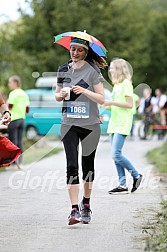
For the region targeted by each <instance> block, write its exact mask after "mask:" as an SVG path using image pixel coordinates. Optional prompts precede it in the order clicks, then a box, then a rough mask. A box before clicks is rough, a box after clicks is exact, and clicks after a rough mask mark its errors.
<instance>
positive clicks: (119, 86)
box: [105, 59, 142, 194]
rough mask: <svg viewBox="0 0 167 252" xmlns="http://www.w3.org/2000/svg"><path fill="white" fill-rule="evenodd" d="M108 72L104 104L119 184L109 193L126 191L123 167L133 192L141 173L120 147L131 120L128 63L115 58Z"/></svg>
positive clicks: (131, 88)
mask: <svg viewBox="0 0 167 252" xmlns="http://www.w3.org/2000/svg"><path fill="white" fill-rule="evenodd" d="M109 73H110V74H111V79H112V83H113V85H114V87H113V91H112V94H111V100H107V101H105V105H111V109H112V113H111V118H110V121H109V125H108V133H109V134H111V143H112V158H113V159H114V162H115V166H116V169H117V173H118V177H119V186H118V187H116V188H114V189H112V190H110V191H109V194H118V193H128V188H127V186H126V176H125V169H127V170H128V172H130V173H131V176H132V177H133V187H132V189H131V192H134V191H136V190H137V188H138V187H139V185H140V183H141V180H142V175H141V174H139V173H138V171H137V170H136V169H135V167H134V166H133V165H132V164H131V162H130V161H129V160H128V159H127V158H126V157H125V156H124V155H122V148H123V145H124V142H125V139H126V136H127V135H129V134H130V130H131V127H132V120H133V111H132V107H133V86H132V80H131V73H130V69H129V66H128V63H127V62H126V61H125V60H123V59H115V60H113V61H112V62H111V63H110V67H109Z"/></svg>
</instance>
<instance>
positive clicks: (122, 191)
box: [108, 186, 128, 194]
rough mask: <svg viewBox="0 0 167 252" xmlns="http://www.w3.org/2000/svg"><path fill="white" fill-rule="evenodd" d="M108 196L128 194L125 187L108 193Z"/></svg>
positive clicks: (119, 187)
mask: <svg viewBox="0 0 167 252" xmlns="http://www.w3.org/2000/svg"><path fill="white" fill-rule="evenodd" d="M108 193H109V194H126V193H128V188H127V187H122V186H118V187H116V188H114V189H112V190H110V191H109V192H108Z"/></svg>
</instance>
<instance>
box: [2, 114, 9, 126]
mask: <svg viewBox="0 0 167 252" xmlns="http://www.w3.org/2000/svg"><path fill="white" fill-rule="evenodd" d="M10 121H11V115H10V113H9V112H7V111H6V113H5V114H4V115H3V116H2V124H4V125H8V124H9V123H10Z"/></svg>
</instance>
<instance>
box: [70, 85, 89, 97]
mask: <svg viewBox="0 0 167 252" xmlns="http://www.w3.org/2000/svg"><path fill="white" fill-rule="evenodd" d="M85 90H86V89H85V88H83V87H81V86H78V85H76V86H73V87H72V91H73V92H74V93H75V94H77V95H78V94H83V93H84V92H85Z"/></svg>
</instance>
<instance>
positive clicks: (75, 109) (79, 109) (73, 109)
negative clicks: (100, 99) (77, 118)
mask: <svg viewBox="0 0 167 252" xmlns="http://www.w3.org/2000/svg"><path fill="white" fill-rule="evenodd" d="M70 110H71V113H82V114H85V113H86V107H74V106H72V107H71V108H70Z"/></svg>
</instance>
